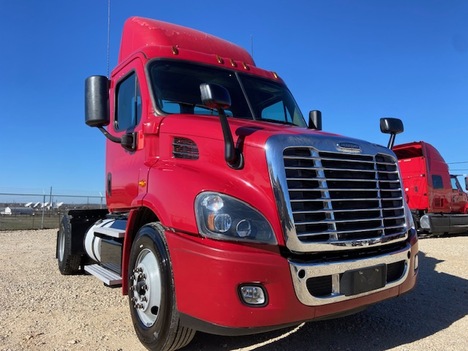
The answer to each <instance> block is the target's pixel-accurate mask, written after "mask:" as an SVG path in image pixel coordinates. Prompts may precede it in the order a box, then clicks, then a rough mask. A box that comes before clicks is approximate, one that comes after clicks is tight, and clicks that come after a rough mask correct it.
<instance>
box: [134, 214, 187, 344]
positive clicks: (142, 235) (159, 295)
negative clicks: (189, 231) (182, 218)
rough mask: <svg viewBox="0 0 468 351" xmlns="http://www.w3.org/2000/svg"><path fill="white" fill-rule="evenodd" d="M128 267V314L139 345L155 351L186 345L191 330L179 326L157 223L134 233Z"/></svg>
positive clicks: (169, 274)
mask: <svg viewBox="0 0 468 351" xmlns="http://www.w3.org/2000/svg"><path fill="white" fill-rule="evenodd" d="M128 267H129V268H128V269H129V272H128V277H129V278H128V279H129V282H128V297H129V304H130V313H131V315H132V321H133V326H134V328H135V332H136V334H137V336H138V338H139V339H140V342H141V343H142V344H143V345H144V346H145V347H146V348H148V349H149V350H158V351H173V350H177V349H179V348H181V347H184V346H186V345H187V344H188V343H189V342H190V341H191V340H192V339H193V337H194V335H195V331H194V330H192V329H190V328H186V327H183V326H181V325H180V323H179V313H178V311H177V307H176V303H175V301H176V300H175V293H174V291H175V290H174V277H173V273H172V266H171V261H170V257H169V252H168V249H167V243H166V239H165V236H164V229H163V227H162V226H161V224H160V223H150V224H147V225H145V226H143V227H141V229H140V230H139V231H138V233H137V235H136V238H135V241H134V242H133V245H132V249H131V252H130V262H129V266H128Z"/></svg>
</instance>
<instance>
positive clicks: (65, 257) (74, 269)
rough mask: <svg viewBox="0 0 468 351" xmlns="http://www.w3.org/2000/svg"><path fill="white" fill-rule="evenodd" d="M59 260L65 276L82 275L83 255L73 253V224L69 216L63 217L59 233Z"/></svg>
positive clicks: (61, 270) (59, 265)
mask: <svg viewBox="0 0 468 351" xmlns="http://www.w3.org/2000/svg"><path fill="white" fill-rule="evenodd" d="M56 256H57V260H58V267H59V270H60V273H62V274H63V275H75V274H80V273H81V270H80V266H81V255H78V254H73V253H72V233H71V224H70V220H69V217H68V216H67V215H65V216H63V217H62V220H61V221H60V228H59V231H58V232H57V255H56Z"/></svg>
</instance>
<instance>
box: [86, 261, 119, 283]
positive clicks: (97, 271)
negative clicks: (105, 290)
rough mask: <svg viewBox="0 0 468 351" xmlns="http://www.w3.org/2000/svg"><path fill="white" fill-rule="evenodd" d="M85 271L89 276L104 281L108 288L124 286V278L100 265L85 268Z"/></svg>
mask: <svg viewBox="0 0 468 351" xmlns="http://www.w3.org/2000/svg"><path fill="white" fill-rule="evenodd" d="M84 270H85V271H86V272H88V273H89V274H92V275H94V276H95V277H96V278H98V279H99V280H100V281H102V282H103V283H104V284H106V285H108V286H118V285H122V277H121V276H120V275H118V274H117V273H115V272H113V271H111V270H110V269H107V268H105V267H102V266H100V265H98V264H92V265H89V266H85V267H84Z"/></svg>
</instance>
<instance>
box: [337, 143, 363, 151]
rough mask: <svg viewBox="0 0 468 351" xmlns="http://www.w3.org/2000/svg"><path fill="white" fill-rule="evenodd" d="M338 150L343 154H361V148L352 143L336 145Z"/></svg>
mask: <svg viewBox="0 0 468 351" xmlns="http://www.w3.org/2000/svg"><path fill="white" fill-rule="evenodd" d="M336 147H337V149H338V150H341V151H343V152H352V153H361V152H362V150H361V147H360V146H359V145H358V144H353V143H346V142H345V143H338V144H336Z"/></svg>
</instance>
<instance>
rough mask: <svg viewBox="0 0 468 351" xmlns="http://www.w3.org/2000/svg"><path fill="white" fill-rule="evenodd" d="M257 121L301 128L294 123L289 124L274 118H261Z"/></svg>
mask: <svg viewBox="0 0 468 351" xmlns="http://www.w3.org/2000/svg"><path fill="white" fill-rule="evenodd" d="M257 121H265V122H272V123H278V124H286V125H288V126H296V127H299V126H298V125H297V124H295V123H293V122H288V121H280V120H278V119H273V118H260V119H258V120H257Z"/></svg>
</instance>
